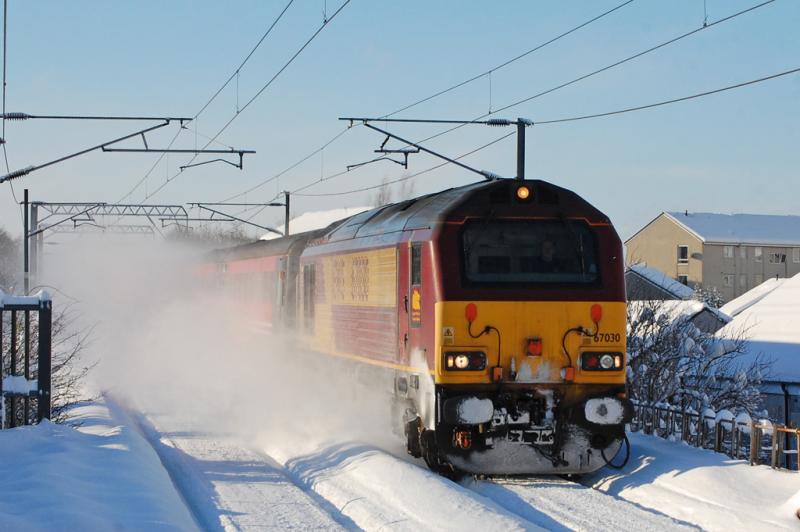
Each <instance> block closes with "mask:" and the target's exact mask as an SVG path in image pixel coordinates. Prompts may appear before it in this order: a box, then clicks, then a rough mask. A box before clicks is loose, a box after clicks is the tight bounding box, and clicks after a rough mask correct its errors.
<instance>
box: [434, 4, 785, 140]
mask: <svg viewBox="0 0 800 532" xmlns="http://www.w3.org/2000/svg"><path fill="white" fill-rule="evenodd" d="M774 1H775V0H766V1H764V2H761V3H760V4H756V5H754V6H750V7H748V8H745V9H742V10H741V11H737V12H736V13H733V14H732V15H728V16H727V17H723V18H721V19H718V20H715V21H714V22H711V23H710V24H704V25H703V26H700V27H699V28H696V29H693V30H691V31H688V32H685V33H682V34H680V35H678V36H676V37H673V38H671V39H669V40H667V41H664V42H661V43H659V44H656V45H655V46H651V47H649V48H647V49H645V50H642V51H640V52H636V53H635V54H632V55H629V56H627V57H625V58H623V59H620V60H618V61H615V62H613V63H610V64H608V65H606V66H604V67H601V68H598V69H595V70H592V71H591V72H589V73H587V74H583V75H581V76H578V77H576V78H573V79H571V80H569V81H566V82H564V83H560V84H558V85H555V86H553V87H551V88H549V89H546V90H543V91H540V92H537V93H536V94H533V95H531V96H527V97H525V98H522V99H521V100H517V101H515V102H513V103H510V104H507V105H504V106H502V107H499V108H497V109H494V110H492V112H491V113H485V114H482V115H480V116H477V117H475V119H474V120H480V119H483V118H486V117H487V116H491V115H495V114H498V113H501V112H503V111H507V110H508V109H511V108H512V107H517V106H518V105H522V104H523V103H527V102H529V101H531V100H535V99H537V98H541V97H542V96H546V95H548V94H551V93H553V92H556V91H558V90H561V89H565V88H567V87H569V86H571V85H574V84H576V83H579V82H581V81H584V80H586V79H589V78H591V77H593V76H596V75H598V74H601V73H603V72H606V71H608V70H612V69H614V68H616V67H618V66H621V65H624V64H626V63H629V62H630V61H633V60H635V59H638V58H640V57H642V56H645V55H647V54H649V53H652V52H655V51H656V50H660V49H661V48H664V47H666V46H669V45H671V44H674V43H676V42H679V41H681V40H683V39H686V38H687V37H691V36H692V35H695V34H697V33H699V32H701V31H703V30H706V29H709V28H713V27H715V26H717V25H718V24H722V23H723V22H728V21H730V20H733V19H735V18H737V17H739V16H741V15H744V14H746V13H750V12H751V11H754V10H756V9H759V8H761V7H764V6H766V5H768V4H771V3H773V2H774ZM465 125H466V124H459V125H456V126H453V127H451V128H448V129H445V130H444V131H440V132H439V133H436V134H435V135H431V136H430V137H426V138H424V139H422V140H420V141H419V142H420V143H421V142H428V141H430V140H433V139H436V138H439V137H441V136H444V135H447V134H448V133H452V132H453V131H456V130H457V129H460V128H462V127H464V126H465Z"/></svg>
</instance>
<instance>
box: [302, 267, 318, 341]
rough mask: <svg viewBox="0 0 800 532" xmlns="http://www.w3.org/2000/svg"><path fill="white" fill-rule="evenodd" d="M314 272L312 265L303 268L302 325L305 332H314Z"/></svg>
mask: <svg viewBox="0 0 800 532" xmlns="http://www.w3.org/2000/svg"><path fill="white" fill-rule="evenodd" d="M315 283H316V272H315V271H314V265H313V264H306V265H305V266H304V267H303V318H304V319H303V323H304V325H305V328H306V331H308V332H313V331H314V284H315Z"/></svg>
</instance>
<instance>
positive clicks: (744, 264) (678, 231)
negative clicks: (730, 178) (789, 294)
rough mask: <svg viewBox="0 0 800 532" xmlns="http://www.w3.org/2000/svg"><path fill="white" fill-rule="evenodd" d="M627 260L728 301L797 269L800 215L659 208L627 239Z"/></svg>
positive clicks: (799, 256)
mask: <svg viewBox="0 0 800 532" xmlns="http://www.w3.org/2000/svg"><path fill="white" fill-rule="evenodd" d="M625 247H626V260H627V263H628V264H635V263H641V264H644V265H646V266H647V267H650V268H655V269H657V270H660V271H662V272H664V273H666V274H667V276H669V277H670V278H672V279H675V280H677V281H679V282H681V283H683V284H686V285H689V286H693V287H703V288H706V289H711V288H715V289H716V290H717V291H718V292H719V294H720V295H721V296H722V298H723V299H724V300H725V301H730V300H732V299H734V298H736V297H738V296H740V295H742V294H744V293H745V292H747V291H748V290H750V289H751V288H753V287H755V286H758V285H760V284H761V283H762V282H764V280H766V279H769V278H787V277H791V276H793V275H795V274H797V273H800V216H773V215H762V214H715V213H702V212H698V213H690V212H682V213H681V212H662V213H661V214H659V215H658V216H656V217H655V218H654V219H653V220H652V221H651V222H650V223H648V224H647V225H645V226H644V227H643V228H642V229H640V230H639V231H638V232H636V234H634V235H633V236H632V237H630V238H629V239H628V240H627V241H626V242H625Z"/></svg>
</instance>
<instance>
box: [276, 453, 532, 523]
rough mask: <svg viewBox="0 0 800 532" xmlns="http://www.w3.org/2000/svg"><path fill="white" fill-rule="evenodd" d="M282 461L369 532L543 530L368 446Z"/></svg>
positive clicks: (300, 478)
mask: <svg viewBox="0 0 800 532" xmlns="http://www.w3.org/2000/svg"><path fill="white" fill-rule="evenodd" d="M276 454H277V453H276ZM276 458H279V460H280V461H281V462H283V463H285V467H286V469H287V471H288V472H289V474H290V475H292V476H293V477H294V478H295V480H296V482H298V483H300V484H301V485H302V486H304V487H306V488H307V489H310V490H313V491H314V492H315V493H317V494H319V495H320V496H321V497H324V498H325V499H326V500H328V501H329V502H330V503H331V504H333V505H334V506H336V507H337V508H338V510H339V511H340V512H341V513H342V514H344V515H345V516H347V517H348V518H349V519H351V520H352V521H353V523H355V524H356V525H357V526H358V527H360V528H362V529H364V530H459V531H463V530H541V528H540V527H539V526H537V525H536V524H534V523H531V522H529V521H527V520H526V519H525V518H524V517H522V516H520V515H516V514H514V513H512V512H509V511H507V510H505V509H503V508H502V507H501V506H499V505H498V504H496V503H494V502H492V501H491V500H489V499H487V498H484V497H483V496H481V495H479V494H477V493H475V492H474V491H470V490H468V489H465V488H464V487H462V486H460V485H459V484H456V483H454V482H451V481H449V480H447V479H445V478H443V477H441V476H439V475H436V474H434V473H432V472H430V471H428V470H427V469H425V468H423V467H420V466H418V465H415V464H412V463H409V462H407V461H405V460H402V459H400V458H397V457H396V456H393V455H391V454H389V453H386V452H384V451H381V450H379V449H376V448H374V447H371V446H368V445H361V444H357V443H348V444H340V445H333V446H329V447H325V448H323V449H320V450H317V451H316V452H314V453H310V454H306V455H303V456H299V457H290V458H286V457H280V456H276Z"/></svg>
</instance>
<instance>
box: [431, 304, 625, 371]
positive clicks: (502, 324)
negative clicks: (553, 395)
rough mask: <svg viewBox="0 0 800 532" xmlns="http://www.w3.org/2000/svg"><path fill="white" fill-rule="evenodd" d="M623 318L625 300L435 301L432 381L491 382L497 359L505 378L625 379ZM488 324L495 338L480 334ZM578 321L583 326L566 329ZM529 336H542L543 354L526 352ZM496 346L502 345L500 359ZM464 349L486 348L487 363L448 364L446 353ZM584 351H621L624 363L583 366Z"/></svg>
mask: <svg viewBox="0 0 800 532" xmlns="http://www.w3.org/2000/svg"><path fill="white" fill-rule="evenodd" d="M470 304H473V305H475V308H476V309H477V316H476V317H475V319H474V321H473V322H472V324H471V326H470V324H469V322H468V321H467V318H466V317H465V309H466V307H467V306H468V305H470ZM596 305H599V306H600V309H601V318H600V321H599V322H598V323H597V324H595V323H593V321H592V314H591V312H592V307H593V306H596ZM625 319H626V312H625V303H624V302H597V301H580V302H575V301H445V302H439V303H437V304H436V363H435V382H436V384H441V385H448V384H452V385H458V384H489V383H492V382H494V380H493V370H492V368H493V367H496V366H498V365H499V366H500V367H502V368H503V372H502V374H503V378H502V380H503V381H504V382H506V383H514V382H518V383H536V384H564V383H575V384H612V385H613V384H618V385H624V384H625V360H624V353H625ZM487 326H490V327H493V328H494V329H496V330H497V331H498V332H499V337H500V338H499V340H500V341H499V342H498V333H497V332H494V331H489V332H486V333H485V334H482V335H480V333H482V332H483V331H484V330H485V328H486V327H487ZM598 326H599V327H598ZM578 327H581V328H582V329H584V331H586V332H584V333H581V332H578V331H574V330H573V331H572V332H570V333H567V331H568V330H570V329H577V328H578ZM565 333H567V334H566V337H564V335H565ZM595 333H596V334H595ZM478 335H480V336H479V337H477V338H474V336H478ZM562 339H563V346H562ZM531 340H533V341H538V342H540V345H541V354H531V353H530V350H529V342H530V341H531ZM498 346H499V348H500V349H501V352H500V353H499V359H498ZM564 347H566V353H565V351H564ZM462 350H463V351H467V352H468V351H472V350H479V351H482V352H484V353H486V356H487V360H486V368H485V369H483V370H480V371H461V370H455V371H453V370H448V369H447V368H446V356H447V353H448V352H458V351H462ZM584 352H616V353H620V354H621V355H622V363H621V365H620V367H618V368H612V369H611V370H602V371H597V370H583V369H581V355H582V354H583V353H584ZM568 355H569V356H568ZM498 360H499V362H498ZM512 361H513V363H512ZM568 367H571V368H573V370H572V371H571V372H567V371H566V370H565V368H568ZM494 376H495V377H496V375H494ZM512 376H513V377H514V378H513V379H512Z"/></svg>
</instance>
